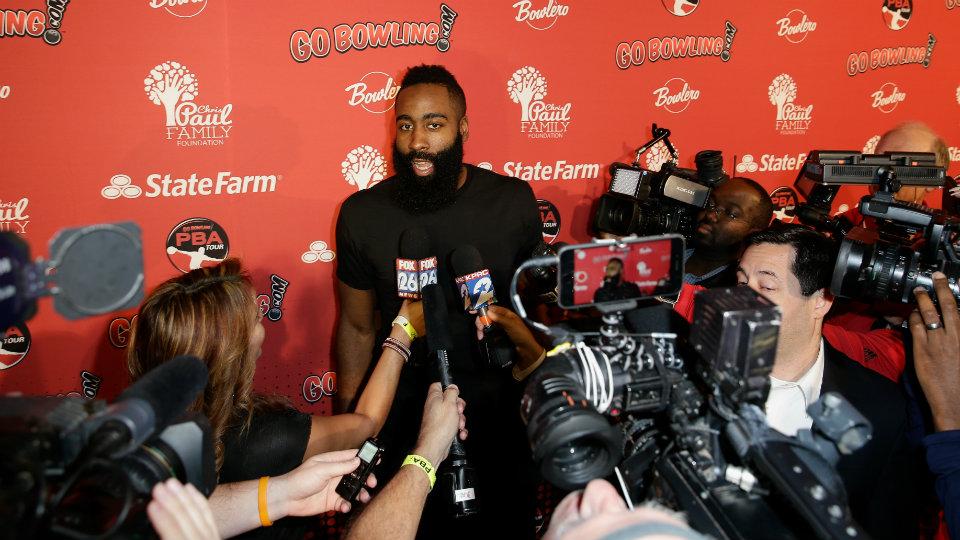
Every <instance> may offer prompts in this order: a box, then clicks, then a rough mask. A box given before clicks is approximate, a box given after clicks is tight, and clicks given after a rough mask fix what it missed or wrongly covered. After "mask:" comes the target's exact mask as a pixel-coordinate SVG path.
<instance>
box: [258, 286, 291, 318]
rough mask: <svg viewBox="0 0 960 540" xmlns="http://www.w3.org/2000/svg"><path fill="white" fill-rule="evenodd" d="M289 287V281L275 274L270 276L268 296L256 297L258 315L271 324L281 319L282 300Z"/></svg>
mask: <svg viewBox="0 0 960 540" xmlns="http://www.w3.org/2000/svg"><path fill="white" fill-rule="evenodd" d="M289 286H290V282H289V281H287V280H285V279H283V278H282V277H280V276H278V275H277V274H271V275H270V294H261V295H259V296H257V305H258V306H259V308H260V314H261V315H263V316H264V317H266V318H267V319H268V320H270V321H273V322H277V321H279V320H280V319H281V318H283V299H284V297H285V296H286V295H287V287H289Z"/></svg>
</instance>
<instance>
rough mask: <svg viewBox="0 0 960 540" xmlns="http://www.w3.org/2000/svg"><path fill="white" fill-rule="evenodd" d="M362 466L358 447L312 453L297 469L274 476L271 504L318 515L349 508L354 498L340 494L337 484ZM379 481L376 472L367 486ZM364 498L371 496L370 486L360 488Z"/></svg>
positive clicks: (299, 513) (287, 511) (289, 513)
mask: <svg viewBox="0 0 960 540" xmlns="http://www.w3.org/2000/svg"><path fill="white" fill-rule="evenodd" d="M359 466H360V458H358V457H357V450H356V449H353V450H338V451H336V452H326V453H324V454H317V455H315V456H311V457H310V458H308V459H307V460H306V461H304V462H303V463H302V464H301V465H300V466H299V467H297V468H296V469H294V470H292V471H290V472H288V473H287V474H284V475H283V476H277V477H275V478H271V479H270V484H269V485H268V487H267V498H268V501H269V503H268V504H269V506H270V507H271V508H272V507H273V505H274V504H276V505H279V508H280V509H281V514H282V515H285V516H314V515H317V514H322V513H324V512H329V511H331V510H337V511H340V512H344V513H346V512H349V511H350V503H351V501H346V500H344V499H343V497H341V496H340V495H338V494H337V491H336V489H337V484H338V483H340V478H341V477H343V475H345V474H350V473H351V472H353V470H354V469H356V468H357V467H359ZM376 485H377V479H376V478H375V477H374V475H372V474H371V475H370V476H369V477H368V478H367V486H368V487H371V488H372V487H374V486H376ZM359 499H360V502H364V503H365V502H367V501H369V500H370V494H369V493H367V490H365V489H363V490H360V495H359Z"/></svg>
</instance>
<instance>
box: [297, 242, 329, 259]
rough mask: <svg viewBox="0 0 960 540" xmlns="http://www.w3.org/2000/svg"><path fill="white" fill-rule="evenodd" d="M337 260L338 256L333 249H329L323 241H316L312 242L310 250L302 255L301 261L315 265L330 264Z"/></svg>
mask: <svg viewBox="0 0 960 540" xmlns="http://www.w3.org/2000/svg"><path fill="white" fill-rule="evenodd" d="M336 258H337V254H336V253H334V252H333V250H332V249H328V248H327V243H326V242H324V241H323V240H314V241H313V242H310V248H309V249H307V250H306V251H304V252H303V254H302V255H300V260H301V261H303V262H305V263H307V264H313V263H315V262H330V261H332V260H334V259H336Z"/></svg>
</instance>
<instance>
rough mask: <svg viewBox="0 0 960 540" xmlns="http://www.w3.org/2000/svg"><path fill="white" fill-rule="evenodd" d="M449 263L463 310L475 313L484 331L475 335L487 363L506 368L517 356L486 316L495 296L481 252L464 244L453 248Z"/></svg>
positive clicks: (510, 344)
mask: <svg viewBox="0 0 960 540" xmlns="http://www.w3.org/2000/svg"><path fill="white" fill-rule="evenodd" d="M450 262H451V264H452V265H453V270H454V272H455V273H456V275H457V276H458V277H457V278H456V283H457V287H458V288H459V289H460V296H461V297H462V298H463V309H464V310H465V311H466V312H468V313H476V314H477V320H478V321H480V324H481V325H482V328H483V331H482V334H480V335H478V339H479V340H480V348H481V350H482V351H483V356H484V358H486V360H487V364H488V365H489V366H491V367H494V368H498V369H500V368H505V367H509V366H510V365H512V364H513V361H514V358H515V356H516V355H515V353H514V348H513V344H512V343H511V342H510V339H509V338H508V337H507V335H506V334H505V333H504V332H503V330H502V329H501V328H500V327H498V326H495V325H494V324H493V322H492V321H491V320H490V317H489V316H488V311H489V309H490V307H491V305H493V304H495V303H496V301H497V298H496V295H495V293H494V290H493V279H492V278H491V276H490V271H489V270H487V269H486V268H484V267H483V259H481V257H480V252H479V251H477V248H475V247H473V246H471V245H463V246H460V247H458V248H457V249H455V250H453V254H452V255H451V256H450Z"/></svg>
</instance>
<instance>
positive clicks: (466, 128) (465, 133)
mask: <svg viewBox="0 0 960 540" xmlns="http://www.w3.org/2000/svg"><path fill="white" fill-rule="evenodd" d="M459 128H460V137H461V138H463V142H467V139H469V138H470V122H469V121H468V120H467V115H463V117H462V118H461V119H460V126H459Z"/></svg>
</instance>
